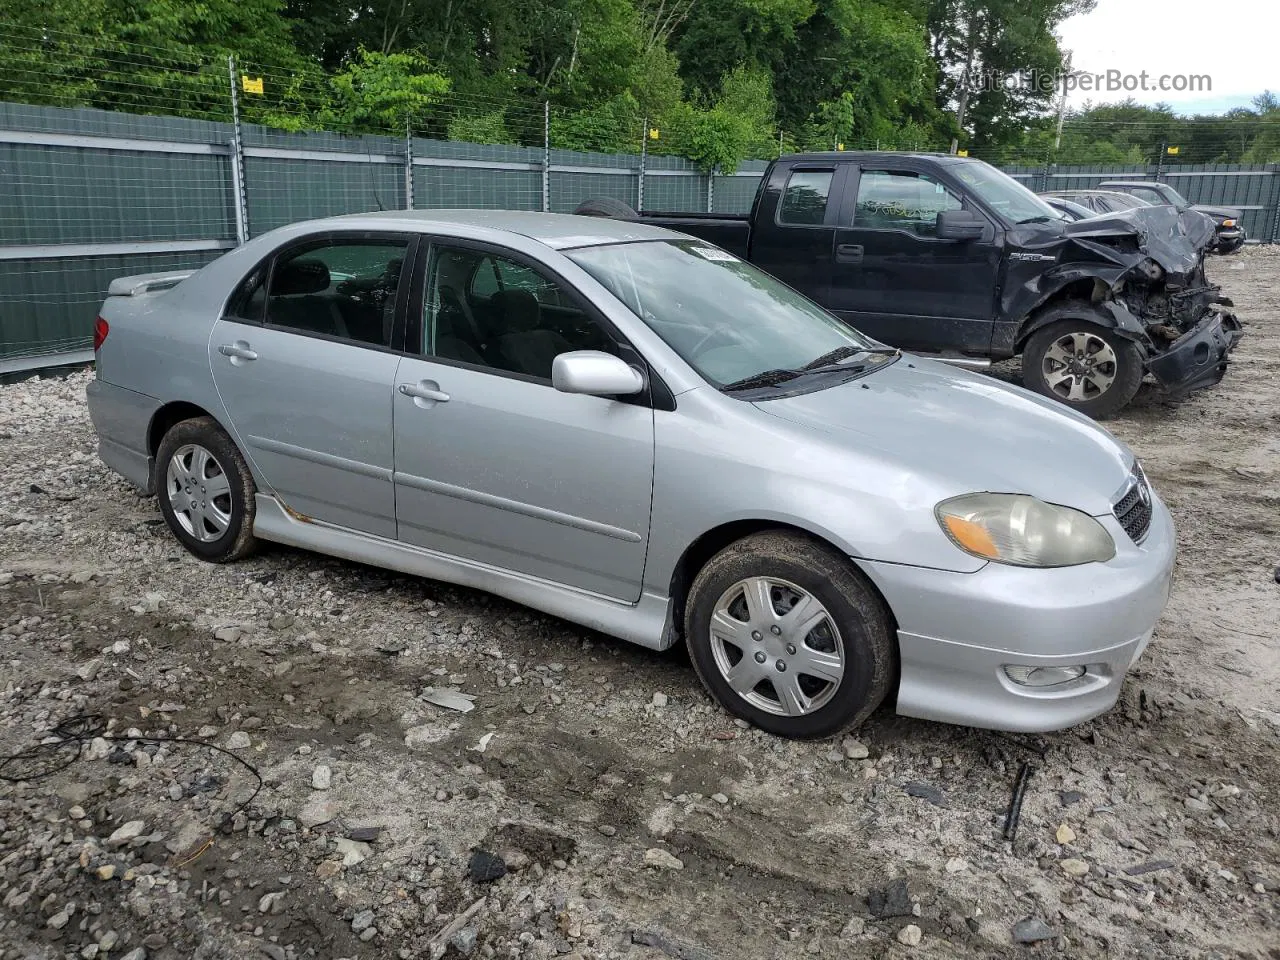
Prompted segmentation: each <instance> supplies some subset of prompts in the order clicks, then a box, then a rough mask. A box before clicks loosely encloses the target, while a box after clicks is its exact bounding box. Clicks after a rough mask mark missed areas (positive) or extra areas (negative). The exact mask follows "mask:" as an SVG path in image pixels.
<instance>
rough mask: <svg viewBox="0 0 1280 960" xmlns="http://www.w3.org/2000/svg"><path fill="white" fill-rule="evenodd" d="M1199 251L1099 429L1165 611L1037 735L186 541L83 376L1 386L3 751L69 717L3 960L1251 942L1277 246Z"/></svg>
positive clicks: (1263, 808)
mask: <svg viewBox="0 0 1280 960" xmlns="http://www.w3.org/2000/svg"><path fill="white" fill-rule="evenodd" d="M1213 272H1214V275H1215V278H1216V279H1217V280H1219V281H1220V282H1222V283H1223V284H1225V285H1226V287H1227V289H1228V292H1229V293H1230V294H1231V295H1232V296H1234V297H1235V299H1236V301H1237V303H1238V305H1239V309H1240V313H1241V315H1242V316H1243V317H1244V319H1245V320H1246V321H1247V323H1248V327H1247V338H1246V339H1245V340H1244V341H1243V343H1242V344H1241V346H1240V349H1239V351H1238V353H1237V359H1236V363H1235V365H1234V366H1233V367H1232V369H1231V371H1230V373H1229V375H1228V377H1227V379H1226V381H1225V382H1224V383H1223V384H1222V385H1221V386H1220V387H1218V388H1217V389H1213V390H1208V391H1204V392H1201V393H1199V394H1197V395H1195V396H1194V397H1192V398H1191V399H1189V400H1187V401H1185V402H1183V403H1181V404H1178V405H1176V406H1169V405H1164V404H1161V403H1159V402H1156V401H1155V400H1153V399H1149V398H1148V399H1142V400H1140V402H1139V403H1138V404H1137V405H1136V406H1135V407H1133V408H1132V409H1131V411H1130V412H1129V413H1128V415H1127V416H1125V417H1123V418H1121V419H1119V420H1116V421H1113V422H1112V423H1111V424H1109V427H1110V429H1112V430H1113V431H1114V432H1115V433H1116V434H1118V435H1119V436H1120V437H1122V438H1123V439H1124V440H1126V441H1127V442H1128V443H1130V444H1131V445H1132V446H1133V447H1134V448H1135V449H1136V450H1137V452H1138V454H1139V455H1140V456H1141V457H1142V459H1143V461H1144V463H1145V465H1146V468H1147V472H1148V473H1149V475H1150V476H1151V478H1152V480H1153V482H1154V484H1155V485H1156V487H1157V488H1158V489H1159V491H1160V492H1161V494H1162V495H1163V496H1164V497H1165V499H1166V500H1167V501H1168V502H1169V504H1170V506H1171V507H1172V509H1173V511H1174V514H1175V515H1176V519H1177V524H1178V535H1179V544H1180V550H1181V553H1180V558H1179V563H1178V576H1177V582H1176V585H1175V589H1174V594H1173V600H1172V603H1171V605H1170V607H1169V609H1168V612H1167V614H1166V615H1165V617H1164V619H1163V620H1162V621H1161V623H1160V625H1159V628H1158V630H1157V635H1156V639H1155V641H1154V642H1153V644H1152V645H1151V647H1150V648H1149V649H1148V651H1147V653H1146V654H1145V656H1144V657H1143V658H1142V660H1141V661H1140V662H1139V664H1138V665H1137V667H1136V668H1135V670H1134V671H1133V673H1132V674H1131V675H1130V678H1129V680H1128V682H1127V684H1126V686H1125V689H1124V693H1123V696H1122V699H1121V702H1120V704H1119V705H1118V706H1117V707H1116V709H1114V710H1113V711H1112V712H1111V713H1109V714H1108V715H1106V716H1104V717H1102V718H1099V719H1098V720H1096V721H1094V722H1091V723H1088V724H1085V725H1083V726H1082V727H1079V728H1077V729H1074V730H1070V731H1067V732H1064V733H1059V734H1054V735H1050V736H1045V737H1040V738H1036V737H1013V736H1005V735H1001V734H997V733H990V732H984V731H978V730H970V729H963V728H953V727H946V726H942V725H938V724H932V723H926V722H920V721H913V720H905V719H900V718H897V717H894V716H893V715H892V714H891V713H890V712H888V711H887V710H882V711H880V712H879V713H878V714H877V715H876V716H875V717H873V718H872V720H871V721H870V722H869V723H868V724H866V725H865V726H864V727H863V728H862V729H861V730H860V731H858V732H857V733H856V740H855V739H850V740H847V741H844V742H832V743H813V744H797V743H789V742H785V741H781V740H777V739H774V738H771V737H769V736H766V735H763V734H760V733H757V732H755V731H753V730H749V729H745V728H743V727H742V726H741V725H739V724H737V723H735V722H734V721H733V720H732V719H731V718H729V717H728V716H726V715H725V714H724V713H723V712H721V711H720V710H719V709H717V708H716V707H714V706H713V705H712V703H711V702H710V701H709V700H708V698H707V697H706V695H705V694H704V693H703V692H702V690H701V688H700V687H699V686H698V683H697V681H696V679H695V677H694V674H693V671H692V669H691V668H690V666H689V664H688V662H687V660H685V659H682V657H681V656H680V655H678V654H663V655H660V654H654V653H650V652H647V651H644V650H640V649H638V648H634V647H629V646H627V645H625V644H622V643H620V642H615V641H613V640H610V639H608V638H605V637H602V636H599V635H596V634H591V633H588V632H586V631H583V630H580V629H578V628H576V627H574V626H571V625H569V624H567V623H565V622H562V621H559V620H555V619H553V618H550V617H545V616H542V615H540V614H536V613H533V612H531V611H529V610H527V609H524V608H521V607H517V606H515V605H512V604H509V603H506V602H504V601H501V600H497V599H495V598H492V597H488V596H485V595H483V594H479V593H475V592H471V591H467V590H460V589H455V588H453V587H449V586H445V585H442V584H439V583H434V582H430V581H424V580H415V579H411V578H407V577H401V576H398V575H392V574H388V573H386V572H383V571H379V570H375V569H371V568H366V567H361V566H358V565H354V564H350V563H345V562H341V561H337V560H332V559H328V558H324V557H320V556H315V555H310V554H305V553H301V552H294V551H290V550H287V549H282V548H271V549H268V550H267V551H265V552H264V553H262V554H260V555H258V556H256V557H255V558H253V559H251V560H249V561H247V562H243V563H240V564H236V565H231V566H226V567H213V566H209V565H205V564H202V563H200V562H198V561H197V560H195V559H194V558H192V557H191V556H189V555H188V554H186V553H185V552H184V551H183V550H182V549H181V548H180V547H179V546H178V545H177V543H176V542H175V541H174V540H173V538H172V537H171V536H170V535H169V534H168V532H167V530H166V528H165V527H164V525H163V523H162V521H161V519H160V514H159V512H158V510H157V508H156V505H155V502H154V501H153V500H148V499H143V498H140V497H138V496H137V495H136V494H135V493H134V492H133V491H132V490H131V488H129V487H128V486H127V485H126V484H125V483H124V482H123V481H121V480H119V479H118V478H116V477H115V476H114V475H113V474H111V473H110V472H108V471H107V469H106V468H105V467H103V466H102V464H101V463H100V462H99V461H98V459H97V457H96V454H95V441H94V437H93V433H92V430H91V428H90V424H89V420H88V416H87V414H86V411H85V406H84V387H85V383H86V381H87V376H88V375H87V374H86V373H83V372H80V373H74V374H71V375H69V376H67V377H65V378H62V379H47V380H30V381H26V382H24V383H19V384H12V385H8V386H3V387H0V451H2V453H3V455H2V456H0V754H11V753H15V752H18V751H23V750H26V749H28V748H30V747H31V746H32V745H33V744H36V743H37V742H38V741H40V740H41V739H42V738H44V739H49V738H50V732H51V730H52V729H53V727H54V725H55V724H56V723H58V722H59V721H61V720H64V719H66V718H69V717H74V716H78V715H82V714H90V715H96V716H98V717H100V718H101V722H103V723H105V727H103V728H97V727H94V726H93V724H92V721H90V722H87V723H86V724H83V725H82V726H81V727H79V728H78V729H76V730H64V731H63V735H64V736H70V737H75V738H78V739H73V741H72V742H70V743H66V742H64V743H62V744H61V745H59V744H58V743H57V742H56V741H55V742H54V743H53V744H52V745H51V746H49V747H47V748H45V749H44V750H43V751H42V752H39V753H37V754H35V755H29V756H26V757H24V758H21V759H19V760H16V761H7V762H5V763H4V764H3V766H2V767H0V775H3V776H5V777H8V778H19V779H17V780H16V781H14V780H12V779H11V780H10V781H0V958H2V960H10V958H18V957H21V958H53V957H68V958H70V957H81V958H86V960H88V958H93V957H122V956H123V957H127V958H129V960H143V958H151V960H158V958H164V960H177V958H189V957H200V958H222V957H228V958H251V957H270V958H274V960H288V958H300V957H324V958H331V957H352V958H354V957H361V958H375V957H378V958H381V957H388V958H410V957H413V958H417V957H431V958H435V957H440V956H442V955H444V954H446V953H447V954H449V955H474V956H481V957H486V958H487V957H495V956H496V957H513V958H515V957H522V958H523V957H528V958H549V957H554V956H560V955H563V956H567V957H571V958H595V957H618V958H622V957H626V958H636V960H645V958H663V957H671V958H676V960H712V958H751V960H759V958H791V957H818V958H836V957H839V958H850V957H856V958H863V957H868V958H870V957H877V958H878V957H910V956H917V957H922V958H953V957H1008V956H1015V955H1018V956H1023V955H1025V956H1047V955H1061V956H1067V957H1073V958H1075V957H1082V958H1095V957H1097V958H1101V957H1152V958H1157V957H1158V958H1160V960H1175V958H1189V957H1219V958H1229V957H1231V958H1234V957H1241V958H1244V957H1249V958H1280V812H1278V811H1280V805H1278V804H1280V584H1277V582H1276V567H1277V565H1280V486H1278V483H1280V250H1262V249H1249V250H1246V251H1244V252H1242V253H1241V254H1239V255H1237V256H1233V257H1228V258H1223V259H1219V260H1215V261H1214V263H1213ZM443 690H458V691H461V692H463V693H466V694H469V695H471V696H473V697H474V709H472V710H471V711H470V712H468V713H461V712H456V711H453V710H450V709H448V708H442V707H439V706H436V705H433V704H432V703H431V702H430V699H429V698H432V697H435V696H436V694H437V693H438V692H439V691H443ZM433 691H435V692H434V693H433ZM99 734H105V736H99ZM175 737H182V738H189V740H188V741H183V742H175V741H174V740H173V738H175ZM190 740H196V741H208V742H210V743H213V744H217V745H218V746H219V747H222V748H224V750H223V751H217V750H213V749H211V748H209V747H207V746H203V745H201V744H200V743H198V742H196V743H193V742H189V741H190ZM77 751H79V752H78V753H77ZM77 757H78V759H77ZM235 758H240V759H241V760H243V761H245V762H246V763H245V764H242V763H240V762H237V760H236V759H235ZM73 761H74V762H73ZM1023 763H1029V764H1031V765H1032V771H1033V772H1032V773H1031V775H1030V779H1029V781H1028V783H1027V788H1026V795H1025V803H1024V806H1023V808H1022V816H1021V825H1020V828H1019V830H1018V833H1017V838H1016V841H1015V842H1013V843H1010V842H1007V841H1005V840H1004V839H1003V838H1002V836H1001V828H1002V826H1003V823H1004V818H1005V814H1006V810H1007V808H1008V806H1009V803H1010V795H1011V791H1012V789H1013V785H1014V780H1015V776H1016V775H1017V773H1018V771H1019V769H1020V768H1021V766H1022V764H1023ZM254 770H256V773H257V775H258V776H260V777H261V780H262V782H261V789H260V790H258V792H257V793H256V794H255V793H254V790H255V787H256V786H257V779H256V777H255V775H254V773H253V772H252V771H254ZM42 773H43V774H46V775H43V776H41V774H42ZM22 777H26V778H28V779H21V778H22ZM246 804H247V805H246ZM474 850H480V851H483V852H484V853H482V854H480V855H476V854H474V853H473V851H474ZM485 853H487V854H493V855H495V856H497V857H500V858H501V859H502V863H501V864H499V863H498V862H497V861H496V860H495V859H494V858H493V857H489V856H485V855H484V854H485ZM503 867H505V870H506V872H505V875H503V876H501V877H499V878H497V879H496V880H492V881H489V882H486V878H487V877H488V876H491V875H493V874H496V873H498V872H500V870H501V869H502V868H503ZM1018 938H1021V939H1035V938H1042V939H1039V940H1038V942H1035V943H1029V944H1023V943H1017V942H1015V940H1016V939H1018Z"/></svg>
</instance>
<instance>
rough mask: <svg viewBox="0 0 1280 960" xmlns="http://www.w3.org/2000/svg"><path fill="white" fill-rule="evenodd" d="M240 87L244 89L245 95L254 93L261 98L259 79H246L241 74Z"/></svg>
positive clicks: (260, 79)
mask: <svg viewBox="0 0 1280 960" xmlns="http://www.w3.org/2000/svg"><path fill="white" fill-rule="evenodd" d="M240 86H241V87H243V88H244V92H245V93H256V94H257V95H258V96H262V78H261V77H246V76H245V75H244V74H241V75H240Z"/></svg>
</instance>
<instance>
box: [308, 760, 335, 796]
mask: <svg viewBox="0 0 1280 960" xmlns="http://www.w3.org/2000/svg"><path fill="white" fill-rule="evenodd" d="M331 783H333V771H332V770H330V769H329V768H328V767H326V766H325V765H324V764H323V763H322V764H320V765H319V766H318V767H316V768H315V769H314V770H312V771H311V789H312V790H328V789H329V785H330V784H331Z"/></svg>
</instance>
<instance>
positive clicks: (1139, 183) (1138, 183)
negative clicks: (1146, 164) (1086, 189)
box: [1099, 180, 1162, 187]
mask: <svg viewBox="0 0 1280 960" xmlns="http://www.w3.org/2000/svg"><path fill="white" fill-rule="evenodd" d="M1161 185H1162V184H1160V183H1158V182H1157V181H1155V180H1107V181H1106V182H1105V183H1100V184H1099V186H1101V187H1158V186H1161Z"/></svg>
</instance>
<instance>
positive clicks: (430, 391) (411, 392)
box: [399, 380, 449, 406]
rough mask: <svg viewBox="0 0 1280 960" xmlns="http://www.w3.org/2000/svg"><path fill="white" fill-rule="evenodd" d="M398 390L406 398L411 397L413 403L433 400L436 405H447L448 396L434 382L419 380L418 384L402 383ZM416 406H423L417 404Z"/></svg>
mask: <svg viewBox="0 0 1280 960" xmlns="http://www.w3.org/2000/svg"><path fill="white" fill-rule="evenodd" d="M399 390H400V392H401V393H402V394H404V396H406V397H413V399H414V401H415V402H416V401H418V400H434V401H435V402H436V403H448V402H449V395H448V394H447V393H445V392H444V391H443V390H441V389H440V385H439V384H438V383H436V382H435V381H434V380H421V381H419V382H418V383H402V384H400V387H399ZM418 406H423V404H421V403H419V404H418Z"/></svg>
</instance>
